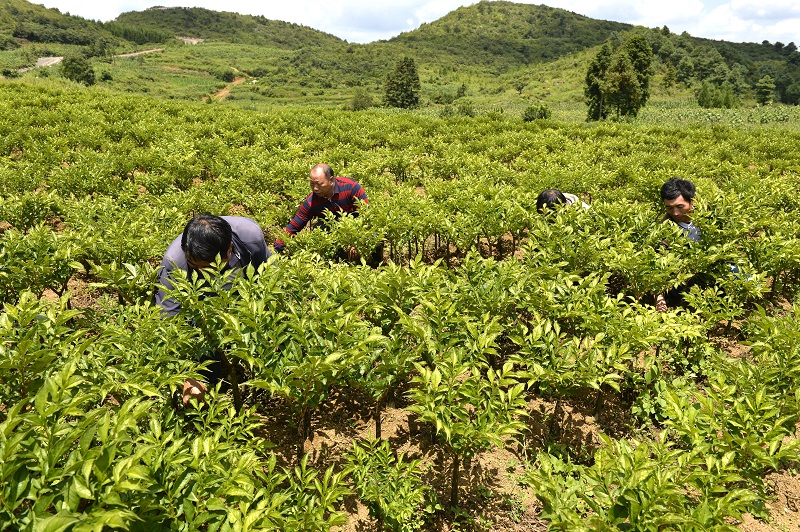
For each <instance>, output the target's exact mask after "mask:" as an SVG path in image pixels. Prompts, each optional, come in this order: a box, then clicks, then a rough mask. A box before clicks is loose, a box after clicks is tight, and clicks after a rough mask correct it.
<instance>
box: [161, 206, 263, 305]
mask: <svg viewBox="0 0 800 532" xmlns="http://www.w3.org/2000/svg"><path fill="white" fill-rule="evenodd" d="M221 218H222V219H223V220H225V221H227V222H228V223H229V224H230V225H231V231H232V232H233V235H232V236H233V239H232V240H233V251H232V253H231V258H230V260H229V261H228V267H230V268H244V267H246V266H247V265H248V264H252V265H253V267H254V268H258V267H259V266H260V265H261V264H263V263H264V262H266V260H267V259H268V258H269V257H270V256H271V255H272V253H270V251H269V249H267V243H266V241H265V240H264V232H263V231H262V230H261V227H260V226H259V225H258V224H257V223H256V222H255V221H254V220H251V219H250V218H245V217H243V216H222V217H221ZM175 268H179V269H181V270H183V271H188V270H189V266H188V264H187V263H186V255H185V254H184V253H183V250H182V249H181V237H180V236H178V238H176V239H175V240H173V241H172V243H171V244H170V245H169V247H168V248H167V252H166V253H164V258H163V259H162V261H161V267H160V269H159V271H158V282H159V284H160V285H161V286H163V287H164V288H160V289H159V290H158V293H156V304H158V305H160V306H161V307H162V308H163V309H164V313H165V314H169V315H171V316H172V315H175V314H177V313H178V312H180V310H181V306H180V304H179V303H178V302H177V301H175V300H174V299H172V298H167V297H166V292H165V289H167V290H170V289H172V288H173V285H172V276H171V272H172V270H174V269H175Z"/></svg>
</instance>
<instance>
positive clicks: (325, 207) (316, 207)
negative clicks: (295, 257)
mask: <svg viewBox="0 0 800 532" xmlns="http://www.w3.org/2000/svg"><path fill="white" fill-rule="evenodd" d="M334 179H335V181H334V184H333V196H331V197H330V198H323V197H322V196H317V195H316V194H314V193H313V192H312V193H311V194H309V195H308V196H306V199H305V201H303V203H302V205H300V208H299V209H297V212H296V213H295V215H294V218H292V219H291V220H290V221H289V224H288V225H287V226H286V228H285V229H284V230H283V231H284V232H285V233H288V234H289V236H294V235H296V234H297V233H299V232H300V231H301V230H302V229H303V228H304V227H305V226H306V225H307V224H308V222H309V220H311V219H312V218H316V217H318V216H322V213H324V212H325V211H331V212H333V213H335V214H337V215H338V213H342V212H355V210H356V207H357V203H356V200H357V199H358V200H360V201H363V202H364V203H369V199H368V198H367V193H366V192H364V189H363V188H362V187H361V185H359V184H358V182H357V181H356V180H354V179H350V178H349V177H342V176H337V177H335V178H334ZM283 248H284V242H283V240H281V239H280V238H278V239H276V240H275V251H277V252H278V253H281V252H283Z"/></svg>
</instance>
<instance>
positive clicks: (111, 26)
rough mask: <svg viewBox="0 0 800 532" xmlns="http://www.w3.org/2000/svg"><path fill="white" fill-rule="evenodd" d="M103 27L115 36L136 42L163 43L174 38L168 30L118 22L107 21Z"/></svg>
mask: <svg viewBox="0 0 800 532" xmlns="http://www.w3.org/2000/svg"><path fill="white" fill-rule="evenodd" d="M105 28H106V29H107V30H108V31H110V32H111V33H113V34H114V35H116V36H117V37H120V38H122V39H125V40H126V41H131V42H135V43H136V44H146V43H163V42H167V41H169V40H172V39H174V38H175V35H174V34H173V33H172V32H170V31H164V30H158V29H152V28H149V27H137V26H128V25H126V24H120V23H119V22H108V23H106V24H105Z"/></svg>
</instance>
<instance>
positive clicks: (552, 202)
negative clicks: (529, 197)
mask: <svg viewBox="0 0 800 532" xmlns="http://www.w3.org/2000/svg"><path fill="white" fill-rule="evenodd" d="M566 203H567V198H565V197H564V194H562V193H561V191H560V190H557V189H555V188H548V189H547V190H545V191H544V192H542V193H541V194H539V197H538V198H536V210H537V211H539V212H544V210H545V209H551V210H552V209H554V208H555V206H556V205H565V204H566Z"/></svg>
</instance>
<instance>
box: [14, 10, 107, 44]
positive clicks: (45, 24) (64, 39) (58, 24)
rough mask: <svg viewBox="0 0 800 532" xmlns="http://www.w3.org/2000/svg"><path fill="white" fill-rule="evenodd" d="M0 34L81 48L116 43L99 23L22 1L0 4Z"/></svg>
mask: <svg viewBox="0 0 800 532" xmlns="http://www.w3.org/2000/svg"><path fill="white" fill-rule="evenodd" d="M0 33H5V34H9V33H10V34H12V35H13V36H14V37H17V38H20V39H26V40H28V41H31V42H48V43H62V44H78V45H82V46H88V45H91V44H92V43H94V42H95V41H96V40H97V39H98V38H107V39H110V40H112V41H114V42H118V41H119V39H117V38H116V37H114V36H113V35H111V34H110V33H109V32H108V31H107V30H106V29H105V28H104V27H103V25H102V24H101V23H99V22H95V21H92V20H86V19H83V18H81V17H75V16H71V15H64V14H61V12H60V11H59V10H58V9H47V8H45V7H44V6H41V5H36V4H32V3H30V2H26V1H24V0H4V1H3V2H2V3H0Z"/></svg>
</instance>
